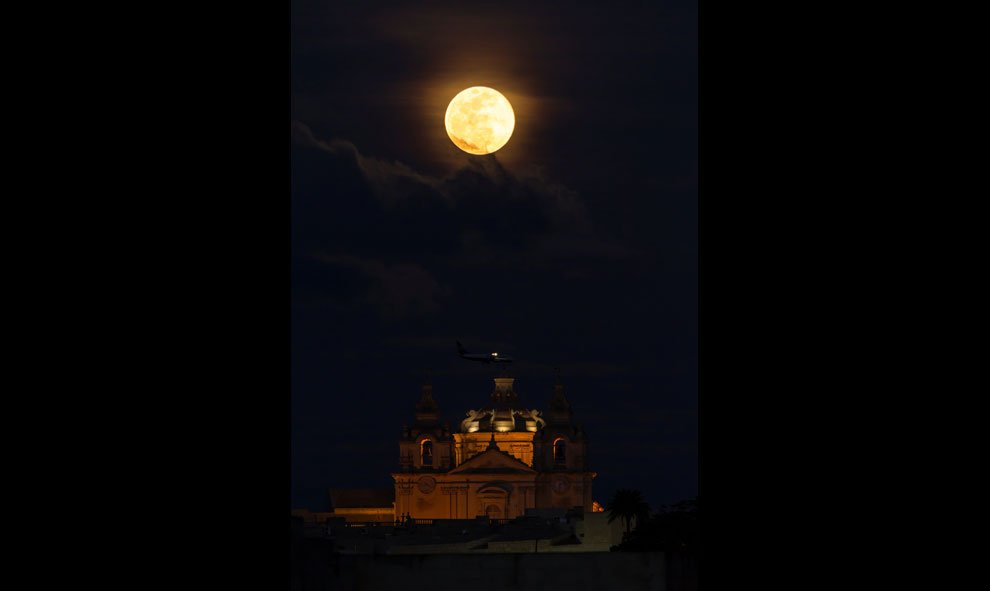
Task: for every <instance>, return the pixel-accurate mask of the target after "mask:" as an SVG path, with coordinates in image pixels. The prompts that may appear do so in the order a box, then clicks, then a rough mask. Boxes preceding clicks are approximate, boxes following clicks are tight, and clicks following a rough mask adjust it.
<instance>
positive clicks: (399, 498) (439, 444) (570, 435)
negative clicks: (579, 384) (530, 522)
mask: <svg viewBox="0 0 990 591" xmlns="http://www.w3.org/2000/svg"><path fill="white" fill-rule="evenodd" d="M514 382H515V379H514V378H511V377H496V378H495V385H494V390H493V391H492V393H491V399H490V401H489V402H488V403H487V404H485V405H483V406H482V407H481V408H479V409H477V410H469V411H468V412H467V413H466V416H465V418H464V419H463V420H461V421H460V423H459V424H458V425H456V428H455V429H454V430H453V432H451V429H450V427H449V425H448V424H441V420H440V408H439V406H438V404H437V401H436V400H435V399H434V398H433V386H432V385H430V384H426V385H424V386H423V389H422V394H421V397H420V399H419V402H418V403H417V404H416V407H415V419H414V421H413V423H412V424H411V425H410V426H407V427H403V429H402V437H401V439H400V441H399V469H398V471H396V472H394V473H393V474H392V478H393V479H394V480H395V496H394V500H395V501H394V513H395V518H396V520H402V519H404V518H406V517H412V518H414V519H473V518H475V517H479V516H486V517H488V518H489V519H514V518H516V517H520V516H522V515H524V514H525V513H526V510H527V509H575V508H579V509H583V511H585V512H589V513H590V512H592V511H594V510H595V509H597V508H593V504H594V501H593V500H592V497H591V485H592V480H593V479H594V478H595V476H596V473H595V472H591V471H590V470H589V469H588V438H587V436H586V435H585V433H584V432H583V431H582V430H581V428H580V427H579V426H577V425H576V424H575V423H574V421H573V416H572V412H571V406H570V404H569V403H568V401H567V398H566V397H565V396H564V386H563V384H561V383H560V381H559V379H558V381H557V383H556V384H555V385H554V391H553V395H552V397H551V399H550V403H549V407H548V409H547V412H546V413H545V414H541V413H540V411H538V410H536V409H527V408H525V407H524V406H523V403H522V402H521V401H520V400H519V396H518V395H517V394H516V392H515V389H514V386H513V385H514ZM598 510H600V509H598Z"/></svg>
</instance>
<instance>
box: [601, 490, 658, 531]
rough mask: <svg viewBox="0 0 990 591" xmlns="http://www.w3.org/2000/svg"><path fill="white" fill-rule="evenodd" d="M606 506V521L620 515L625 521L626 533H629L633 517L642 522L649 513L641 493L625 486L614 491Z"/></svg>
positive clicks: (610, 521)
mask: <svg viewBox="0 0 990 591" xmlns="http://www.w3.org/2000/svg"><path fill="white" fill-rule="evenodd" d="M607 508H608V522H609V523H612V522H613V521H615V520H616V519H618V518H620V517H621V518H622V520H623V521H625V523H626V535H628V534H629V526H630V525H631V523H632V519H633V517H635V518H636V519H637V520H638V522H639V523H642V522H643V521H644V520H645V519H646V517H647V516H648V515H649V514H650V506H649V505H648V504H647V503H646V501H644V500H643V493H641V492H639V491H638V490H630V489H627V488H623V489H619V490H617V491H615V495H614V496H613V497H612V500H611V501H609V502H608V505H607Z"/></svg>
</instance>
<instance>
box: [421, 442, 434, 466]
mask: <svg viewBox="0 0 990 591" xmlns="http://www.w3.org/2000/svg"><path fill="white" fill-rule="evenodd" d="M421 451H422V456H421V457H422V458H423V465H424V466H432V465H433V442H432V441H430V440H429V439H426V440H424V441H423V444H422V450H421Z"/></svg>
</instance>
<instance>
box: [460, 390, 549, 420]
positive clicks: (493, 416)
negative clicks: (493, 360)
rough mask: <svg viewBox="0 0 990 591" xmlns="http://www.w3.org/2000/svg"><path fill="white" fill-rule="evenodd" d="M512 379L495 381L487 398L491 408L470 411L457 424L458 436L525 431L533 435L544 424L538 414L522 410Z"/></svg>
mask: <svg viewBox="0 0 990 591" xmlns="http://www.w3.org/2000/svg"><path fill="white" fill-rule="evenodd" d="M513 382H515V378H508V377H498V378H495V390H494V391H493V392H492V395H491V405H489V406H488V407H487V408H480V409H478V410H470V411H468V412H467V418H465V419H464V420H463V421H461V432H462V433H475V432H478V431H482V432H484V431H492V430H494V431H495V432H497V433H507V432H510V431H529V432H532V433H535V432H536V431H538V430H539V429H540V428H542V427H543V425H544V424H545V423H546V421H544V420H543V418H542V417H540V416H539V415H540V411H538V410H535V409H526V408H522V405H521V404H520V403H519V396H518V395H517V394H516V392H515V390H514V389H513V387H512V385H513Z"/></svg>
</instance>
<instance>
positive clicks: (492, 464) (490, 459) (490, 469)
mask: <svg viewBox="0 0 990 591" xmlns="http://www.w3.org/2000/svg"><path fill="white" fill-rule="evenodd" d="M512 472H514V473H520V474H523V473H524V474H532V473H534V472H536V470H533V469H532V468H530V467H529V466H527V465H526V463H525V462H522V461H520V460H519V459H517V458H516V457H515V456H513V455H512V454H509V453H506V452H504V451H502V450H498V449H487V450H485V451H483V452H481V453H480V454H478V455H476V456H474V457H473V458H471V459H470V460H468V461H466V462H464V463H463V464H461V465H460V466H458V467H456V468H454V469H453V470H451V471H450V472H448V474H462V473H467V474H471V473H475V474H504V473H512Z"/></svg>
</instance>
